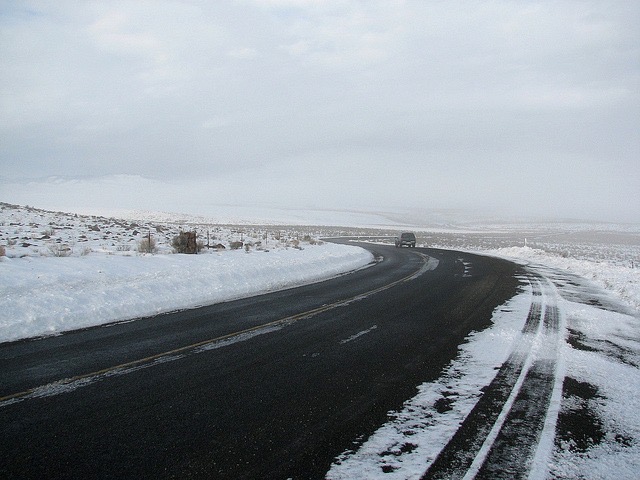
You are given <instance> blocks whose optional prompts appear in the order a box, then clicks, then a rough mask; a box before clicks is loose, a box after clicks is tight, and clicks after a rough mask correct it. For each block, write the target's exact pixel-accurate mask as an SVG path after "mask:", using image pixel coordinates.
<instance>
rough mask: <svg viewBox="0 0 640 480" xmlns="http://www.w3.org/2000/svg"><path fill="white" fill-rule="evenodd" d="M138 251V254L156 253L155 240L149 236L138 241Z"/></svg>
mask: <svg viewBox="0 0 640 480" xmlns="http://www.w3.org/2000/svg"><path fill="white" fill-rule="evenodd" d="M138 251H139V252H140V253H156V252H157V251H158V247H157V245H156V239H155V238H153V237H152V236H151V235H149V236H148V237H146V238H143V239H142V240H140V243H139V244H138Z"/></svg>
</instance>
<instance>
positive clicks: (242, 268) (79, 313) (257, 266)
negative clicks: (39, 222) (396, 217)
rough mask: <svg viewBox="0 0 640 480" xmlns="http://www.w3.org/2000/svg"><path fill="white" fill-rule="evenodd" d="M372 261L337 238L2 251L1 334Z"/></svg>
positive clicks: (118, 317)
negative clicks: (85, 251)
mask: <svg viewBox="0 0 640 480" xmlns="http://www.w3.org/2000/svg"><path fill="white" fill-rule="evenodd" d="M372 261H373V256H372V255H371V253H369V252H368V251H366V250H364V249H362V248H359V247H354V246H347V245H337V244H332V243H324V244H322V245H309V246H305V248H304V250H299V249H295V248H290V249H281V250H275V251H270V252H256V251H254V252H251V253H246V252H245V251H243V250H236V251H224V252H220V253H210V254H204V255H197V256H196V255H144V256H132V257H124V256H118V255H88V256H84V257H64V258H57V257H25V258H3V259H2V261H0V342H7V341H13V340H19V339H23V338H31V337H38V336H43V335H52V334H59V333H61V332H64V331H68V330H74V329H78V328H86V327H90V326H95V325H102V324H105V323H111V322H116V321H123V320H128V319H132V318H138V317H144V316H150V315H155V314H158V313H163V312H168V311H174V310H181V309H186V308H193V307H197V306H201V305H209V304H213V303H219V302H224V301H229V300H234V299H238V298H242V297H249V296H253V295H257V294H261V293H266V292H272V291H276V290H282V289H286V288H291V287H295V286H300V285H304V284H308V283H313V282H318V281H322V280H326V279H328V278H331V277H334V276H336V275H340V274H342V273H345V272H348V271H351V270H355V269H358V268H362V267H364V266H366V265H368V264H369V263H371V262H372Z"/></svg>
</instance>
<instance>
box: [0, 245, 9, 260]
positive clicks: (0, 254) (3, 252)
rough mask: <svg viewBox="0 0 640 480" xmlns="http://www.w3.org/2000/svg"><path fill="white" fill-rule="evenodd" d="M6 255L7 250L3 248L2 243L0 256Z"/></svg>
mask: <svg viewBox="0 0 640 480" xmlns="http://www.w3.org/2000/svg"><path fill="white" fill-rule="evenodd" d="M6 255H7V251H6V250H5V248H4V245H0V257H4V256H6Z"/></svg>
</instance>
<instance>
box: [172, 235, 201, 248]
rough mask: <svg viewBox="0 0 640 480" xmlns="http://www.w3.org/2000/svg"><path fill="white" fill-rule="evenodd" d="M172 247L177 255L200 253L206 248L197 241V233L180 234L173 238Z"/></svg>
mask: <svg viewBox="0 0 640 480" xmlns="http://www.w3.org/2000/svg"><path fill="white" fill-rule="evenodd" d="M171 246H172V247H173V250H174V252H176V253H198V252H200V251H201V250H202V249H203V248H204V243H202V242H198V241H196V232H180V233H179V234H178V235H176V236H175V237H173V240H172V241H171Z"/></svg>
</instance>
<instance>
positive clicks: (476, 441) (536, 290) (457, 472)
mask: <svg viewBox="0 0 640 480" xmlns="http://www.w3.org/2000/svg"><path fill="white" fill-rule="evenodd" d="M530 282H531V285H532V293H533V299H532V302H531V307H530V310H529V314H528V316H527V320H526V322H525V325H524V327H523V329H522V332H521V339H520V341H519V342H517V346H516V348H515V349H514V351H513V352H512V353H511V355H510V356H509V358H508V359H507V361H506V362H505V363H504V364H503V365H502V367H501V368H500V370H499V371H498V373H497V375H496V377H495V378H494V380H493V381H492V382H491V384H490V385H489V386H488V387H487V388H486V389H485V393H484V395H483V396H482V398H481V399H480V400H479V401H478V403H477V404H476V406H475V407H474V409H473V410H472V411H471V413H470V414H469V415H468V416H467V418H466V419H465V420H464V422H463V423H462V425H461V426H460V428H459V429H458V431H457V432H456V434H455V435H454V436H453V438H452V439H451V440H450V441H449V443H448V444H447V445H446V446H445V448H444V449H443V450H442V451H441V452H440V454H439V455H438V457H437V458H436V460H435V461H434V462H433V463H432V464H431V466H430V467H429V469H428V470H427V472H426V473H425V474H424V475H423V477H422V478H423V480H427V479H428V480H430V479H452V478H464V479H471V478H482V479H500V478H505V479H507V478H509V479H512V478H526V477H527V476H528V474H529V471H530V470H531V467H532V464H533V461H534V457H535V454H536V451H537V449H538V443H539V440H540V436H541V435H542V431H543V429H544V428H545V425H546V421H547V412H548V410H549V406H550V403H551V397H552V395H553V394H554V391H555V389H556V386H557V382H556V365H557V354H558V343H559V338H560V329H559V325H560V315H559V311H558V306H557V303H556V302H557V300H556V294H555V290H553V287H552V285H551V284H550V283H549V282H548V280H546V279H543V278H534V277H530ZM543 312H544V315H543ZM538 347H539V348H538Z"/></svg>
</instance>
